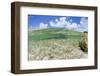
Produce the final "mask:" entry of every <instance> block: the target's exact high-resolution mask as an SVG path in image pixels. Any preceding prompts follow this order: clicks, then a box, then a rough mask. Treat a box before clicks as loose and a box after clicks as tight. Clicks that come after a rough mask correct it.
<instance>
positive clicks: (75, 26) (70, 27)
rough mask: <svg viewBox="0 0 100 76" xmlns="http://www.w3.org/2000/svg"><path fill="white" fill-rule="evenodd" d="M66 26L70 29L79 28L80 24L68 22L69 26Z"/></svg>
mask: <svg viewBox="0 0 100 76" xmlns="http://www.w3.org/2000/svg"><path fill="white" fill-rule="evenodd" d="M65 28H66V29H69V30H77V29H78V24H77V23H70V22H68V24H67V26H66V27H65Z"/></svg>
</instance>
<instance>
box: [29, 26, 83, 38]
mask: <svg viewBox="0 0 100 76" xmlns="http://www.w3.org/2000/svg"><path fill="white" fill-rule="evenodd" d="M81 33H82V32H77V31H73V30H67V29H63V28H47V29H39V30H32V31H29V34H28V35H29V39H30V40H46V39H68V38H79V37H80V36H81Z"/></svg>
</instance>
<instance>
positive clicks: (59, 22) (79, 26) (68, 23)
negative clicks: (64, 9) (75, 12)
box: [39, 17, 88, 32]
mask: <svg viewBox="0 0 100 76" xmlns="http://www.w3.org/2000/svg"><path fill="white" fill-rule="evenodd" d="M48 25H49V26H50V27H53V28H65V29H69V30H75V31H80V32H83V31H87V30H88V19H87V18H85V17H83V18H81V20H80V22H79V23H76V22H73V20H72V19H69V20H68V19H67V17H60V18H59V19H55V20H54V21H50V22H49V23H48V24H45V23H40V25H39V28H40V29H45V28H48Z"/></svg>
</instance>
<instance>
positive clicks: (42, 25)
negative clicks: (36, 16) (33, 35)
mask: <svg viewBox="0 0 100 76" xmlns="http://www.w3.org/2000/svg"><path fill="white" fill-rule="evenodd" d="M39 28H40V29H45V28H48V24H45V23H40V26H39Z"/></svg>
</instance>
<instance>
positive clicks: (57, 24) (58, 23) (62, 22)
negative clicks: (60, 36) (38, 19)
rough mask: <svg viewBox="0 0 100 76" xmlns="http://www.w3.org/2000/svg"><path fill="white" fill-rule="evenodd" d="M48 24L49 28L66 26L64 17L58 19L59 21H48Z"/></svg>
mask: <svg viewBox="0 0 100 76" xmlns="http://www.w3.org/2000/svg"><path fill="white" fill-rule="evenodd" d="M49 24H50V26H51V27H59V28H62V27H65V26H66V25H67V21H66V17H60V18H59V20H58V19H56V20H55V21H50V22H49Z"/></svg>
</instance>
